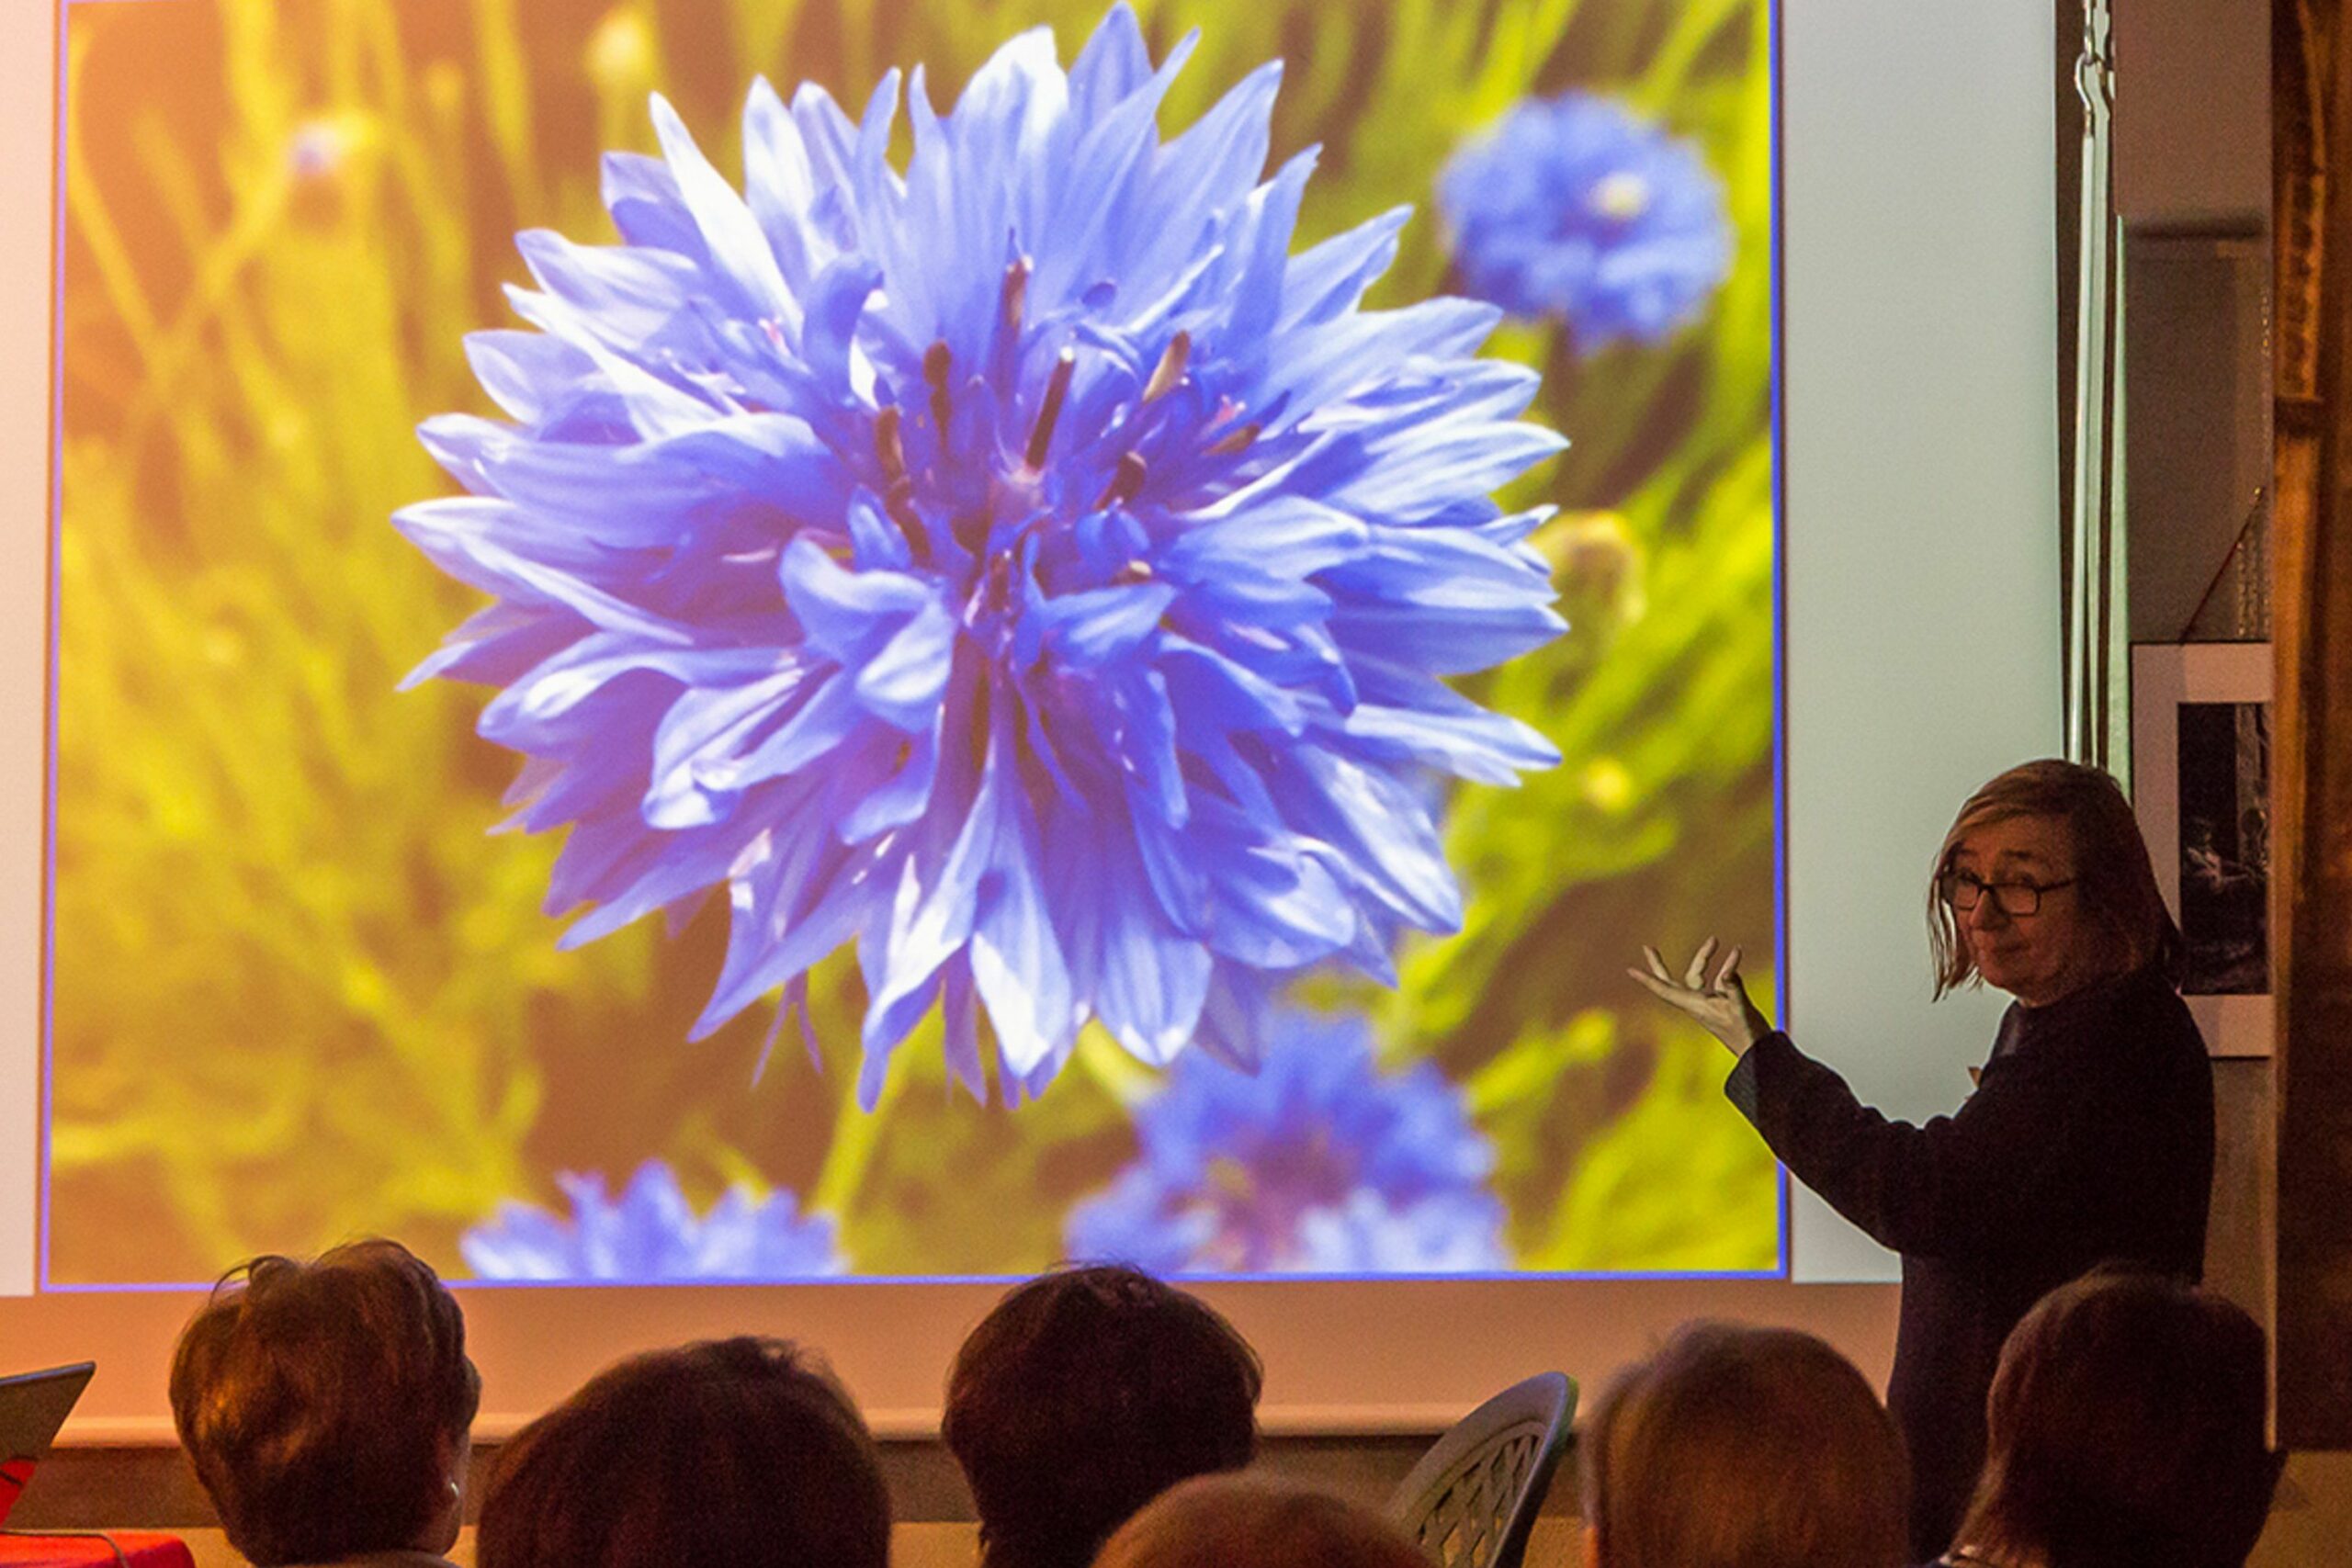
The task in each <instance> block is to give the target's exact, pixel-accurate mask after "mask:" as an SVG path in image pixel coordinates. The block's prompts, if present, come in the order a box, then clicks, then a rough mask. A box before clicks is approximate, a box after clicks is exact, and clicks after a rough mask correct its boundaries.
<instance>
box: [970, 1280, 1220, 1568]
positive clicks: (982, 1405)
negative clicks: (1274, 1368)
mask: <svg viewBox="0 0 2352 1568" xmlns="http://www.w3.org/2000/svg"><path fill="white" fill-rule="evenodd" d="M1261 1377H1262V1374H1261V1370H1260V1367H1259V1363H1258V1357H1257V1354H1256V1352H1254V1351H1252V1350H1251V1349H1250V1346H1249V1344H1248V1342H1247V1341H1245V1340H1244V1339H1243V1338H1242V1337H1241V1336H1240V1335H1239V1334H1238V1333H1236V1332H1235V1331H1234V1328H1233V1325H1231V1324H1229V1323H1227V1322H1226V1320H1225V1319H1224V1318H1223V1317H1222V1316H1220V1315H1218V1314H1217V1313H1216V1312H1215V1311H1214V1310H1212V1309H1211V1308H1210V1307H1209V1306H1208V1305H1207V1304H1205V1303H1203V1302H1201V1301H1200V1300H1199V1299H1198V1298H1196V1297H1193V1296H1191V1295H1188V1294H1186V1293H1185V1292H1182V1291H1179V1290H1176V1289H1174V1288H1172V1287H1171V1286H1169V1285H1165V1284H1162V1283H1161V1282H1160V1281H1159V1280H1155V1279H1153V1278H1151V1276H1149V1275H1148V1274H1144V1273H1141V1272H1139V1271H1137V1270H1136V1269H1127V1268H1118V1267H1091V1268H1082V1269H1060V1270H1057V1271H1056V1272H1054V1273H1050V1274H1046V1275H1042V1276H1040V1277H1039V1278H1037V1279H1035V1280H1030V1281H1028V1282H1027V1283H1026V1284H1023V1285H1020V1286H1017V1287H1015V1288H1014V1289H1013V1291H1012V1292H1011V1293H1010V1294H1008V1295H1007V1296H1006V1297H1005V1298H1004V1300H1003V1301H1001V1302H1000V1303H997V1306H996V1309H995V1310H994V1311H992V1312H990V1313H989V1315H988V1316H987V1317H986V1318H985V1319H983V1320H982V1321H981V1323H980V1325H979V1326H978V1328H976V1329H974V1330H973V1331H972V1334H971V1337H969V1338H968V1339H967V1340H965V1341H964V1348H962V1349H961V1350H960V1351H958V1352H957V1353H956V1365H955V1367H954V1369H953V1370H952V1371H950V1372H949V1373H948V1379H947V1409H946V1416H945V1422H944V1427H945V1435H946V1438H947V1446H948V1448H949V1449H950V1450H953V1451H954V1453H955V1455H956V1462H957V1463H958V1464H960V1465H962V1466H963V1469H964V1476H965V1479H966V1480H967V1481H968V1482H969V1483H971V1488H972V1499H973V1502H974V1503H975V1505H976V1506H977V1507H978V1513H979V1518H980V1541H981V1550H982V1553H983V1556H984V1558H985V1561H986V1562H987V1564H988V1568H1084V1564H1086V1563H1087V1562H1090V1561H1091V1560H1092V1558H1093V1556H1094V1553H1095V1551H1096V1549H1098V1548H1099V1547H1100V1546H1101V1545H1102V1544H1103V1538H1104V1537H1106V1536H1108V1535H1109V1534H1110V1533H1111V1531H1112V1530H1113V1529H1116V1528H1117V1527H1118V1526H1119V1524H1120V1523H1121V1522H1122V1521H1124V1520H1125V1519H1126V1518H1127V1517H1128V1516H1129V1515H1131V1514H1133V1513H1134V1512H1135V1511H1136V1509H1138V1508H1140V1507H1142V1506H1144V1505H1145V1504H1146V1503H1148V1502H1150V1501H1151V1500H1152V1499H1153V1498H1154V1497H1156V1496H1158V1495H1159V1494H1160V1493H1162V1492H1164V1491H1166V1490H1167V1489H1168V1488H1169V1487H1170V1486H1172V1485H1174V1484H1175V1483H1177V1482H1179V1481H1182V1480H1184V1479H1186V1478H1187V1477H1190V1476H1194V1475H1202V1474H1205V1473H1208V1472H1212V1471H1225V1470H1238V1469H1239V1468H1240V1467H1241V1466H1243V1465H1245V1464H1248V1463H1249V1462H1250V1459H1251V1457H1252V1456H1253V1455H1254V1454H1255V1452H1256V1451H1257V1445H1258V1427H1257V1416H1256V1408H1257V1403H1258V1389H1259V1384H1260V1382H1261Z"/></svg>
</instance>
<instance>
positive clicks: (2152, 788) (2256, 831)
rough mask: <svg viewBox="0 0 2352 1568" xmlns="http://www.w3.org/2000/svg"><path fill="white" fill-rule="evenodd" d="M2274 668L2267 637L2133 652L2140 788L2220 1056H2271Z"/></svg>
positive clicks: (2134, 780) (2185, 985) (2161, 874)
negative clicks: (2271, 843)
mask: <svg viewBox="0 0 2352 1568" xmlns="http://www.w3.org/2000/svg"><path fill="white" fill-rule="evenodd" d="M2272 683H2273V675H2272V670H2271V649H2270V645H2269V644H2268V643H2267V642H2260V643H2256V642H2230V643H2182V644H2140V645H2136V646H2134V647H2133V649H2131V795H2132V807H2133V810H2134V811H2135V812H2136V814H2137V815H2138V817H2139V819H2140V831H2141V834H2142V836H2143V838H2145V839H2146V840H2147V843H2148V856H2149V859H2150V861H2151V863H2153V865H2154V870H2155V874H2156V886H2157V887H2158V888H2159V889H2160V890H2161V891H2162V892H2163V894H2164V897H2165V906H2166V908H2169V909H2171V911H2172V914H2173V918H2174V919H2176V920H2177V921H2178V922H2179V923H2180V928H2181V935H2182V937H2183V938H2184V939H2185V941H2186V942H2187V943H2188V953H2187V959H2186V964H2185V974H2184V976H2183V979H2182V984H2181V997H2182V999H2183V1000H2185V1001H2187V1002H2188V1009H2189V1012H2190V1013H2191V1015H2192V1016H2194V1017H2195V1019H2196V1020H2197V1027H2198V1029H2199V1031H2200V1032H2202V1033H2203V1034H2204V1036H2205V1043H2206V1047H2207V1049H2208V1050H2209V1051H2211V1053H2212V1055H2216V1056H2267V1055H2270V1054H2271V1050H2272V1045H2273V1042H2274V1039H2275V1035H2276V1018H2277V1014H2276V1009H2275V1007H2274V1005H2273V1001H2272V998H2271V994H2270V958H2269V870H2270V867H2269V814H2270V807H2269V788H2270V712H2271V707H2270V705H2271V697H2272Z"/></svg>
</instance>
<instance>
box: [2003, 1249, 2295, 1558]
mask: <svg viewBox="0 0 2352 1568" xmlns="http://www.w3.org/2000/svg"><path fill="white" fill-rule="evenodd" d="M2267 1363H2268V1352H2267V1348H2266V1346H2265V1343H2264V1339H2263V1334H2262V1329H2261V1327H2260V1326H2259V1325H2256V1323H2255V1321H2254V1319H2252V1318H2251V1317H2248V1316H2247V1315H2246V1314H2245V1313H2244V1312H2242V1311H2240V1310H2239V1309H2238V1308H2237V1307H2236V1306H2235V1305H2234V1304H2233V1303H2230V1302H2229V1301H2228V1300H2226V1299H2225V1298H2223V1297H2222V1296H2219V1295H2216V1294H2214V1293H2213V1292H2211V1291H2205V1290H2199V1289H2198V1288H2196V1287H2194V1286H2191V1285H2188V1284H2185V1283H2183V1282H2181V1281H2180V1280H2175V1279H2171V1278H2168V1277H2165V1276H2163V1275H2156V1274H2150V1273H2146V1272H2144V1271H2137V1270H2131V1269H2122V1268H2119V1267H2113V1266H2110V1267H2107V1268H2102V1269H2096V1270H2094V1271H2092V1272H2091V1273H2090V1274H2088V1275H2086V1276H2085V1277H2084V1278H2082V1279H2080V1280H2075V1282H2074V1283H2072V1284H2069V1285H2062V1286H2060V1287H2059V1288H2058V1289H2057V1290H2055V1291H2052V1292H2051V1293H2050V1294H2049V1295H2047V1296H2044V1297H2043V1298H2042V1299H2041V1303H2039V1304H2037V1305H2036V1306H2035V1307H2034V1309H2033V1310H2032V1311H2031V1312H2030V1313H2028V1314H2026V1315H2025V1317H2024V1318H2023V1319H2022V1320H2021V1321H2020V1322H2019V1323H2018V1325H2017V1327H2016V1328H2015V1329H2014V1330H2012V1331H2011V1332H2010V1335H2009V1338H2008V1343H2007V1344H2006V1345H2004V1346H2003V1347H2002V1348H2001V1361H2000V1367H1999V1370H1998V1371H1996V1372H1995V1374H1994V1377H1993V1387H1992V1392H1991V1393H1989V1394H1988V1395H1987V1396H1986V1398H1985V1427H1986V1431H1987V1438H1988V1441H1987V1446H1986V1451H1985V1469H1984V1472H1983V1473H1982V1475H1981V1476H1980V1477H1979V1479H1978V1482H1977V1489H1976V1495H1975V1499H1974V1501H1973V1502H1972V1503H1971V1504H1970V1506H1969V1509H1968V1514H1967V1517H1965V1518H1964V1519H1963V1520H1962V1523H1961V1527H1960V1535H1959V1537H1958V1538H1957V1539H1958V1540H1960V1541H1963V1542H1966V1543H1968V1544H1970V1545H1973V1546H1978V1547H1982V1548H1984V1549H1985V1550H1988V1551H1998V1552H2003V1553H2016V1552H2030V1553H2031V1554H2032V1555H2033V1557H2034V1559H2035V1560H2036V1561H2039V1562H2046V1563H2048V1564H2050V1568H2121V1565H2123V1564H2131V1563H2144V1562H2163V1563H2167V1564H2177V1568H2239V1564H2241V1563H2243V1562H2245V1559H2246V1556H2247V1554H2248V1553H2250V1552H2251V1551H2253V1550H2254V1543H2255V1541H2256V1540H2257V1539H2258V1538H2259V1537H2260V1536H2261V1534H2262V1527H2263V1522H2264V1521H2265V1520H2266V1519H2267V1517H2269V1513H2270V1499H2271V1494H2272V1492H2273V1490H2274V1489H2275V1488H2276V1487H2277V1486H2278V1472H2279V1468H2280V1465H2281V1464H2282V1463H2283V1461H2284V1457H2285V1456H2283V1455H2279V1454H2274V1453H2272V1452H2271V1451H2270V1450H2269V1445H2268V1439H2267V1436H2266V1419H2267V1384H2268V1379H2267Z"/></svg>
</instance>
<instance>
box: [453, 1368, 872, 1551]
mask: <svg viewBox="0 0 2352 1568" xmlns="http://www.w3.org/2000/svg"><path fill="white" fill-rule="evenodd" d="M474 1551H475V1560H476V1561H477V1562H480V1563H481V1568H887V1564H888V1561H889V1552H890V1499H889V1494H888V1490H887V1489H886V1488H885V1486H884V1484H883V1482H882V1471H881V1465H880V1461H879V1460H878V1459H877V1457H876V1452H875V1448H874V1439H873V1438H872V1437H871V1436H870V1435H869V1434H868V1433H867V1431H866V1429H865V1422H864V1420H862V1419H861V1418H860V1417H859V1416H858V1414H857V1411H856V1408H855V1407H854V1405H852V1404H851V1403H850V1401H849V1397H848V1395H846V1394H845V1393H842V1389H841V1385H840V1384H838V1383H837V1382H834V1381H833V1379H832V1376H831V1373H830V1372H828V1371H825V1369H824V1368H823V1366H822V1364H821V1363H820V1362H818V1361H817V1360H815V1359H813V1358H812V1357H810V1356H809V1355H808V1354H807V1353H806V1352H803V1351H801V1350H799V1349H797V1348H795V1347H793V1346H792V1345H789V1344H787V1343H786V1342H785V1341H783V1340H780V1339H761V1338H751V1337H743V1338H736V1339H718V1340H709V1341H706V1342H703V1343H700V1344H695V1345H687V1346H684V1347H681V1348H676V1349H670V1350H655V1351H651V1352H650V1353H648V1354H646V1355H642V1356H637V1357H633V1358H631V1359H628V1360H626V1361H623V1362H621V1363H619V1364H618V1365H616V1366H613V1367H609V1368H607V1369H605V1371H602V1372H599V1373H598V1374H597V1375H596V1376H595V1377H594V1378H592V1379H590V1380H589V1381H588V1382H587V1383H586V1384H585V1385H584V1386H582V1388H581V1389H580V1391H579V1392H578V1393H574V1394H573V1395H572V1396H571V1398H570V1399H567V1400H565V1401H564V1402H563V1403H562V1404H560V1405H558V1406H556V1407H555V1408H554V1409H553V1410H550V1411H548V1413H547V1414H546V1415H545V1416H540V1417H539V1418H538V1419H537V1420H536V1421H534V1422H532V1423H531V1424H530V1425H529V1426H527V1427H524V1428H523V1430H522V1431H520V1432H518V1433H517V1434H515V1438H514V1440H513V1441H512V1442H510V1443H508V1444H507V1445H506V1448H505V1450H504V1451H503V1453H502V1454H500V1456H499V1459H498V1463H497V1465H496V1467H495V1468H494V1470H493V1471H492V1476H491V1482H490V1486H489V1490H488V1492H487V1494H486V1495H484V1497H483V1498H482V1506H481V1525H480V1526H479V1528H478V1529H476V1532H475V1538H474Z"/></svg>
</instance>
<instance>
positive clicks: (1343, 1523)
mask: <svg viewBox="0 0 2352 1568" xmlns="http://www.w3.org/2000/svg"><path fill="white" fill-rule="evenodd" d="M1094 1568H1429V1559H1427V1558H1425V1557H1423V1556H1422V1555H1421V1553H1420V1551H1419V1548H1417V1547H1415V1546H1414V1544H1413V1542H1412V1541H1411V1540H1410V1539H1409V1538H1408V1537H1407V1536H1406V1535H1405V1534H1404V1533H1403V1532H1402V1531H1400V1530H1398V1529H1397V1527H1396V1526H1394V1525H1392V1524H1390V1523H1389V1522H1388V1521H1387V1520H1385V1519H1384V1518H1382V1517H1380V1516H1379V1515H1378V1514H1375V1513H1373V1512H1372V1511H1371V1510H1369V1509H1367V1508H1363V1507H1359V1506H1356V1505H1355V1504H1352V1503H1344V1502H1341V1501H1340V1499H1339V1498H1337V1497H1329V1496H1325V1495H1322V1494H1321V1493H1317V1492H1308V1491H1304V1490H1302V1489H1300V1488H1298V1487H1295V1486H1289V1485H1284V1484H1283V1483H1278V1482H1273V1481H1268V1480H1265V1479H1263V1478H1262V1477H1259V1476H1251V1475H1203V1476H1196V1477H1194V1478H1193V1479H1192V1480H1190V1481H1186V1482H1183V1483H1180V1484H1178V1485H1176V1486H1173V1487H1170V1489H1169V1490H1168V1491H1166V1492H1164V1493H1162V1494H1161V1495H1159V1498H1158V1499H1157V1500H1156V1501H1154V1502H1152V1503H1151V1504H1149V1505H1148V1506H1146V1507H1145V1508H1144V1509H1143V1510H1142V1511H1141V1512H1140V1513H1138V1514H1136V1516H1135V1517H1133V1518H1131V1519H1129V1520H1128V1521H1127V1522H1126V1523H1125V1524H1124V1525H1121V1526H1120V1527H1119V1528H1118V1529H1117V1530H1115V1531H1114V1532H1113V1534H1112V1536H1111V1539H1110V1540H1109V1541H1107V1542H1106V1543H1104V1545H1103V1552H1102V1555H1101V1556H1099V1557H1097V1558H1096V1559H1095V1560H1094Z"/></svg>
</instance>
